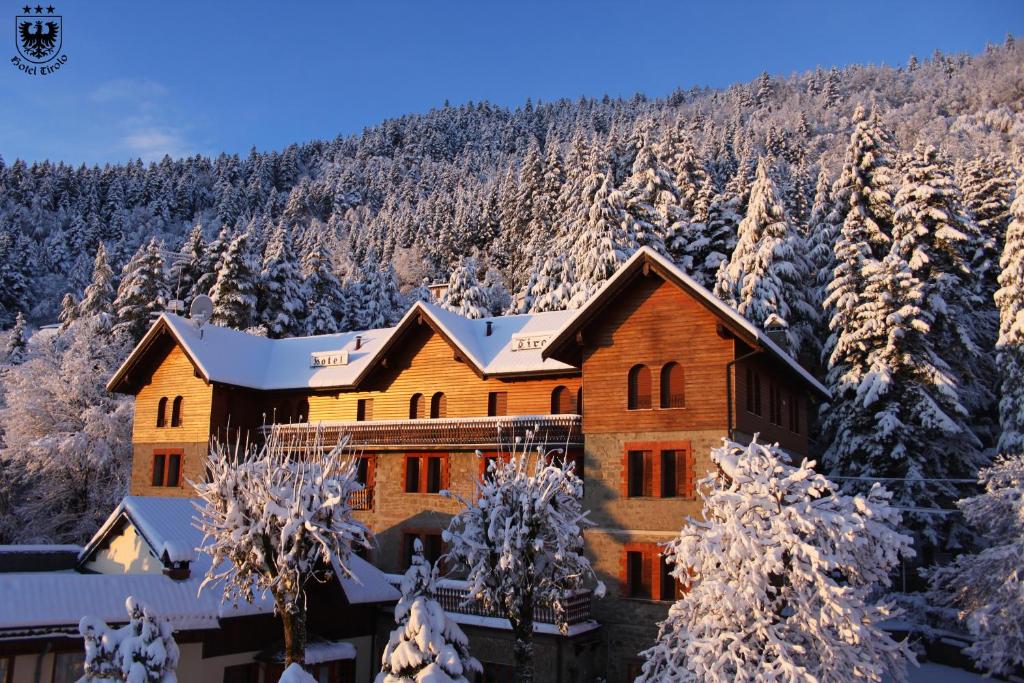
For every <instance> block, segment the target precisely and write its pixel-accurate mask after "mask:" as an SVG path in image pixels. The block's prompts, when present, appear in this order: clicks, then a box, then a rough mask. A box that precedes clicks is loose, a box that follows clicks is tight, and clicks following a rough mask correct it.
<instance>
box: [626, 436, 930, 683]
mask: <svg viewBox="0 0 1024 683" xmlns="http://www.w3.org/2000/svg"><path fill="white" fill-rule="evenodd" d="M711 460H712V462H713V463H714V464H715V465H716V466H717V471H716V472H714V473H711V474H710V475H709V476H708V477H707V478H705V479H704V480H702V481H701V482H700V483H699V486H698V491H699V496H700V498H701V500H702V501H703V509H702V514H701V518H700V519H692V518H691V519H689V520H687V523H686V526H685V527H684V528H683V530H682V532H681V533H680V535H679V537H678V538H676V539H675V540H673V541H671V542H670V543H668V544H667V545H666V546H665V558H666V559H665V561H666V562H668V564H669V565H670V566H671V575H672V576H673V577H674V578H675V579H676V581H677V582H679V583H680V584H681V586H682V589H683V591H684V593H683V596H682V597H681V598H680V599H679V600H677V601H676V603H675V604H674V605H673V606H672V607H671V608H670V609H669V614H668V617H667V618H666V619H665V621H663V622H662V623H661V624H660V626H659V633H658V642H657V644H656V645H655V646H654V647H652V648H651V649H649V650H647V651H645V652H644V653H643V657H644V659H645V661H644V665H643V672H642V674H641V675H640V677H639V678H638V679H637V680H638V681H644V682H647V681H650V682H651V683H654V682H655V681H656V682H657V683H672V682H681V681H693V682H694V683H697V682H710V683H715V682H718V681H721V682H722V683H725V682H726V681H729V682H730V683H732V682H734V681H762V680H785V681H807V682H808V683H810V682H811V681H852V680H864V681H882V680H906V665H907V662H908V660H909V661H913V655H912V654H911V653H910V648H909V646H908V645H907V643H905V642H903V643H897V642H896V641H894V640H893V639H892V638H891V637H890V636H889V634H888V633H886V632H885V631H884V630H882V628H881V626H880V622H882V621H884V620H886V619H887V618H890V617H891V616H892V615H893V613H892V612H891V611H890V609H889V607H888V606H887V605H885V604H883V603H877V602H876V601H875V598H876V595H877V591H878V589H884V588H885V587H887V586H888V585H889V582H890V578H891V572H892V570H893V569H894V568H895V566H896V565H897V564H898V562H899V558H900V557H901V556H902V555H907V554H912V552H913V551H911V550H910V539H909V538H908V537H906V536H904V535H902V534H899V533H898V532H897V531H896V530H895V529H896V528H898V527H899V524H900V515H899V512H897V511H896V510H895V509H894V508H893V507H892V506H891V505H890V504H889V499H888V494H887V493H886V492H885V491H884V489H882V488H881V487H880V486H879V485H877V484H876V485H875V486H874V487H872V489H871V490H870V491H869V492H868V493H867V494H866V495H858V496H846V495H843V494H841V493H838V489H837V487H836V486H835V484H833V483H832V482H830V481H828V480H827V479H826V478H825V477H824V476H822V475H820V474H818V473H816V472H815V471H814V469H813V463H811V462H808V461H806V460H804V461H803V462H801V463H800V464H799V465H796V466H793V465H791V464H789V460H788V457H787V456H786V455H785V454H784V453H783V452H782V451H781V450H780V449H778V448H777V447H775V446H765V445H762V444H759V443H757V441H756V440H755V441H753V442H752V443H751V444H750V445H748V446H742V445H740V444H736V443H731V442H728V441H727V442H726V443H725V444H724V445H722V446H720V447H718V448H715V449H713V450H712V453H711Z"/></svg>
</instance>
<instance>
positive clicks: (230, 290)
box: [210, 232, 260, 330]
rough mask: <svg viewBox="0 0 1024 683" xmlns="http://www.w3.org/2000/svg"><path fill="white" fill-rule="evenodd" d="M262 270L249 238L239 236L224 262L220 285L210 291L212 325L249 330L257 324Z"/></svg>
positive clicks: (226, 253)
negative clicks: (258, 295) (257, 300)
mask: <svg viewBox="0 0 1024 683" xmlns="http://www.w3.org/2000/svg"><path fill="white" fill-rule="evenodd" d="M259 272H260V267H259V263H258V262H257V260H256V258H255V256H254V255H253V253H252V250H251V249H250V247H249V235H248V234H247V233H245V232H240V233H238V234H237V235H235V238H234V239H233V240H231V244H230V245H229V246H228V248H227V251H225V252H224V258H222V259H221V263H220V270H219V271H218V272H217V282H216V283H214V285H213V289H212V290H211V291H210V298H211V299H213V316H212V317H211V318H210V322H212V323H215V324H217V325H222V326H224V327H232V328H234V329H236V330H245V329H248V328H249V327H252V326H253V324H254V323H255V322H256V292H257V291H258V290H257V285H258V280H259Z"/></svg>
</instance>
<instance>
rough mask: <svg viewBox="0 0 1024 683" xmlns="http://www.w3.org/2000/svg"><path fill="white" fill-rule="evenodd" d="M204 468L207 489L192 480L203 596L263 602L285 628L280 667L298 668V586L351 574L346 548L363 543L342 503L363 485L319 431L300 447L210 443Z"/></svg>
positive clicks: (301, 597)
mask: <svg viewBox="0 0 1024 683" xmlns="http://www.w3.org/2000/svg"><path fill="white" fill-rule="evenodd" d="M206 470H207V471H208V472H209V478H208V480H207V481H205V482H193V486H194V487H195V489H196V493H197V494H198V496H199V497H200V498H201V499H202V500H203V503H204V504H203V505H202V506H200V507H199V508H198V510H199V513H200V517H199V519H198V520H197V522H198V525H199V528H200V529H201V530H202V531H203V533H204V534H205V537H204V541H203V546H202V548H201V549H202V550H203V552H206V553H208V554H209V555H210V556H211V558H212V560H213V562H212V564H211V566H210V569H209V570H208V571H207V574H206V578H205V580H204V581H203V584H202V585H203V588H205V587H206V586H207V585H211V584H214V585H220V586H221V587H222V588H223V599H224V600H225V601H232V602H237V601H239V600H244V601H246V602H252V600H253V597H254V594H255V593H257V592H258V593H260V594H262V595H266V594H267V593H269V594H271V595H272V596H273V598H274V603H275V607H276V610H277V613H278V614H279V615H280V616H281V621H282V623H283V626H284V648H285V665H289V664H292V663H293V662H294V663H298V664H302V663H304V660H305V646H306V587H307V586H308V584H309V583H310V582H311V581H326V580H329V579H331V578H332V577H334V576H343V577H349V576H351V571H350V570H349V567H348V563H349V558H350V557H351V554H352V552H353V548H355V547H369V543H370V540H369V537H370V532H369V530H368V529H367V528H366V527H365V526H364V525H363V524H362V523H361V522H359V521H357V520H356V519H355V518H354V517H353V516H352V509H351V508H350V507H349V503H348V501H349V498H350V496H351V495H352V494H353V493H355V492H357V491H359V490H360V489H362V485H361V484H360V483H359V482H358V481H357V480H356V462H355V460H354V459H353V458H351V457H349V453H348V452H347V444H346V442H344V441H343V442H342V443H339V444H338V445H336V446H334V447H333V448H328V447H326V446H325V444H324V443H323V440H322V435H321V434H320V433H319V432H318V433H317V434H316V435H315V436H314V438H312V439H311V440H310V442H309V443H308V444H306V445H304V446H303V447H302V448H301V449H296V448H289V447H288V446H287V445H286V444H285V443H284V442H282V441H281V440H280V439H279V438H278V437H276V436H274V435H271V436H270V437H269V438H268V440H267V443H266V444H265V445H264V446H263V447H262V448H261V449H260V450H259V451H258V452H255V451H254V450H250V451H249V452H242V449H240V448H239V447H238V446H236V447H235V449H233V450H231V449H228V448H226V447H225V446H223V445H220V444H215V446H214V447H213V448H212V449H211V451H210V454H209V457H208V458H207V460H206Z"/></svg>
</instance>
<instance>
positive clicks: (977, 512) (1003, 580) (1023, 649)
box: [930, 455, 1024, 673]
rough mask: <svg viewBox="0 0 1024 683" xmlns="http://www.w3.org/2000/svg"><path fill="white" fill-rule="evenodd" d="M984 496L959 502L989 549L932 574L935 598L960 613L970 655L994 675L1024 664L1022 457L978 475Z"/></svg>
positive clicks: (1006, 459) (1005, 460)
mask: <svg viewBox="0 0 1024 683" xmlns="http://www.w3.org/2000/svg"><path fill="white" fill-rule="evenodd" d="M980 482H981V483H982V484H983V485H984V486H985V492H984V493H982V494H981V495H978V496H974V497H972V498H967V499H965V500H961V501H959V502H958V503H957V505H958V506H959V507H960V509H961V510H962V511H963V513H964V518H965V519H966V520H967V523H968V524H970V525H971V526H972V527H974V529H975V530H976V531H977V532H978V534H979V535H980V537H981V538H982V539H984V541H985V542H987V543H985V545H987V547H986V548H985V549H984V550H982V551H981V552H979V553H977V554H964V555H961V556H960V557H958V558H957V559H956V561H955V562H953V563H952V564H949V565H946V566H944V567H939V568H936V569H933V570H931V572H930V578H931V583H932V592H931V598H932V601H933V602H934V603H936V604H939V605H949V606H952V607H956V608H958V609H959V610H960V618H961V619H962V620H963V621H964V622H965V623H966V626H967V629H968V630H969V631H970V633H971V635H972V636H974V639H975V640H974V644H973V645H971V646H970V647H969V648H967V650H966V652H967V653H968V654H969V655H971V656H972V657H974V660H975V661H976V662H977V664H978V666H980V667H982V668H984V669H986V670H987V671H990V672H992V673H1009V672H1011V671H1013V670H1014V669H1015V668H1016V667H1019V666H1022V665H1024V571H1022V569H1021V560H1022V558H1024V455H1014V456H1003V457H1001V458H999V459H998V460H997V461H996V463H995V464H994V465H993V466H992V467H989V468H986V469H984V470H982V471H981V473H980Z"/></svg>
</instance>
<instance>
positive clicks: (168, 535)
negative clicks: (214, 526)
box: [78, 496, 203, 562]
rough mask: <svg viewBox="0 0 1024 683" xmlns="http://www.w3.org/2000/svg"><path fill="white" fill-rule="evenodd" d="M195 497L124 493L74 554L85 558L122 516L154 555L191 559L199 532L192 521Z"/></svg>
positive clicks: (107, 535) (113, 528) (194, 553)
mask: <svg viewBox="0 0 1024 683" xmlns="http://www.w3.org/2000/svg"><path fill="white" fill-rule="evenodd" d="M197 503H199V500H198V499H193V498H172V497H158V496H125V497H124V498H123V499H122V500H121V502H120V503H119V504H118V506H117V507H116V508H114V511H113V512H112V513H111V514H110V516H108V517H107V520H106V521H105V522H104V523H103V526H101V527H100V529H99V531H97V532H96V533H95V534H93V537H92V538H91V539H90V540H89V542H88V543H87V544H86V545H85V547H84V548H83V549H82V551H81V552H80V553H79V555H78V559H79V562H83V561H85V560H86V559H88V558H89V557H90V556H91V555H92V554H93V553H94V552H95V551H96V549H97V548H98V547H100V546H101V545H102V544H103V543H105V542H106V540H107V539H108V538H109V535H110V533H111V532H112V531H114V530H115V528H116V527H117V526H119V524H120V523H121V521H122V520H127V521H128V522H130V523H131V524H132V525H133V526H134V527H135V529H136V531H138V532H139V535H140V536H142V538H143V540H145V541H146V543H147V544H148V545H149V547H150V549H151V550H152V551H153V552H154V553H155V554H156V556H157V557H158V558H160V559H161V560H164V558H165V553H166V559H167V560H168V561H170V562H192V561H193V560H195V559H196V557H197V551H196V549H197V548H198V547H199V545H200V544H201V543H202V540H203V534H202V532H201V531H199V529H197V528H196V527H195V526H194V525H193V524H192V518H193V517H194V516H195V515H196V504H197Z"/></svg>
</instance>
